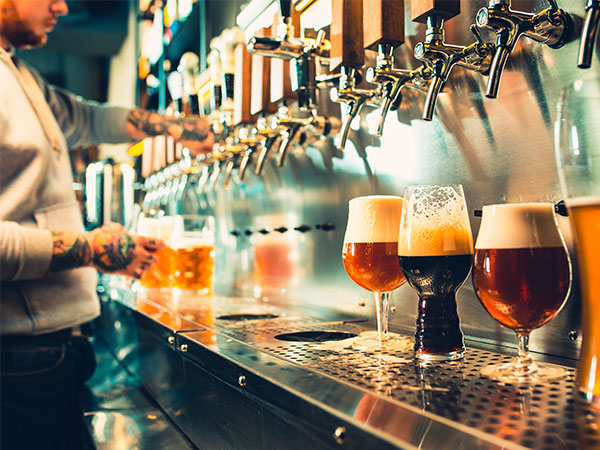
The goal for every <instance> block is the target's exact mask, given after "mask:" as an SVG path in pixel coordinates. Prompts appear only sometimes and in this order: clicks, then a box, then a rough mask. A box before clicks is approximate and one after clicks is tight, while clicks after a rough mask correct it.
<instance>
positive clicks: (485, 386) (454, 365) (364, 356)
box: [258, 323, 600, 450]
mask: <svg viewBox="0 0 600 450" xmlns="http://www.w3.org/2000/svg"><path fill="white" fill-rule="evenodd" d="M361 330H362V331H364V328H361V326H360V325H358V324H348V323H340V324H337V325H336V324H328V326H327V327H326V329H324V328H323V326H321V327H319V325H318V324H314V325H306V326H300V327H297V328H294V329H293V330H290V329H289V328H287V329H285V330H283V329H277V328H273V329H269V330H265V329H263V330H262V333H265V332H267V331H268V334H269V335H270V336H271V339H270V341H269V339H263V342H265V343H264V344H259V345H258V346H260V349H261V350H262V351H264V352H267V353H269V354H272V355H273V356H276V357H278V358H281V359H283V360H286V361H288V362H291V363H294V364H297V365H300V366H302V367H303V368H305V369H309V370H311V371H314V372H318V373H320V374H323V375H326V376H329V377H331V378H333V379H336V380H341V381H344V382H345V383H349V384H350V385H353V386H355V387H357V388H360V389H362V390H366V391H369V392H371V393H375V394H377V395H379V396H382V397H385V398H387V399H390V400H392V401H398V402H402V403H404V404H409V405H412V406H414V407H417V408H419V409H422V410H425V411H428V412H430V413H434V414H437V415H439V416H442V417H444V418H447V419H450V420H452V421H454V422H457V423H460V424H463V425H466V426H468V427H472V428H475V429H477V430H480V431H483V432H484V433H489V434H492V435H495V436H497V437H500V438H502V439H505V440H508V441H510V442H512V443H513V444H517V445H521V446H524V447H528V448H534V449H542V450H550V449H552V450H554V449H579V448H582V449H588V448H594V449H597V448H600V430H599V427H600V425H599V421H600V417H599V416H598V415H592V414H589V413H588V414H587V415H586V413H585V412H584V411H581V410H580V407H579V405H578V404H576V402H575V400H574V397H573V387H574V370H573V369H571V368H568V372H567V375H566V376H565V378H564V379H560V380H558V381H553V382H548V383H545V384H543V385H542V384H536V385H531V386H513V385H502V384H500V383H497V382H495V381H492V380H489V379H487V378H484V377H482V376H481V375H480V373H479V372H480V370H481V368H482V367H484V366H486V365H488V364H495V363H498V362H507V361H509V360H510V358H511V357H510V356H507V355H503V354H499V353H494V352H490V351H486V350H479V349H475V348H468V349H467V352H466V356H465V358H463V359H462V360H459V361H455V362H448V363H440V364H430V365H427V366H420V365H419V364H417V363H416V362H415V360H414V358H413V352H412V349H411V348H410V346H405V347H404V348H400V346H397V348H394V349H393V350H383V351H381V350H378V351H375V350H370V351H368V350H364V349H363V350H361V349H357V348H353V347H352V346H351V343H352V342H353V340H352V339H347V340H346V341H344V340H341V341H330V340H327V339H324V340H322V341H320V340H319V339H315V340H314V341H311V342H306V341H299V340H298V339H294V338H291V339H285V340H282V335H283V336H288V337H289V336H296V337H298V336H303V335H304V336H313V337H314V336H320V335H322V336H326V335H327V334H326V333H328V334H329V335H335V334H337V335H338V336H339V337H340V338H342V339H343V336H346V337H351V336H352V335H357V334H359V333H360V332H361ZM324 331H326V333H324ZM263 338H266V336H263ZM406 338H407V341H408V339H411V338H410V337H409V336H406ZM315 341H317V342H315ZM345 342H348V343H349V345H350V347H349V348H347V347H345V346H344V344H345Z"/></svg>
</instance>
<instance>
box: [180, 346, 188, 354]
mask: <svg viewBox="0 0 600 450" xmlns="http://www.w3.org/2000/svg"><path fill="white" fill-rule="evenodd" d="M179 350H181V351H182V352H184V353H185V352H187V350H188V346H187V344H181V346H180V347H179Z"/></svg>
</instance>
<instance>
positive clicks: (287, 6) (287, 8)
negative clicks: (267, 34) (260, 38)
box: [279, 0, 292, 22]
mask: <svg viewBox="0 0 600 450" xmlns="http://www.w3.org/2000/svg"><path fill="white" fill-rule="evenodd" d="M279 12H280V13H281V17H282V18H283V21H284V22H286V21H287V19H288V18H289V17H292V0H279Z"/></svg>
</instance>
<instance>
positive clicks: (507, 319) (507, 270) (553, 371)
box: [473, 203, 571, 384]
mask: <svg viewBox="0 0 600 450" xmlns="http://www.w3.org/2000/svg"><path fill="white" fill-rule="evenodd" d="M473 286H474V288H475V294H476V295H477V297H478V298H479V300H480V301H481V304H482V305H483V307H484V308H485V309H486V310H487V312H488V313H489V314H490V315H491V316H492V317H493V318H494V319H496V320H497V321H498V322H500V323H501V324H502V325H504V326H505V327H508V328H511V329H512V330H514V332H515V333H516V334H517V338H518V345H519V346H518V354H517V356H516V357H515V358H514V359H513V360H512V361H510V362H509V363H507V364H495V365H491V366H487V367H484V368H483V369H482V371H481V373H482V374H483V375H484V376H487V377H489V378H492V379H495V380H498V381H501V382H504V383H512V384H519V383H528V382H529V383H537V382H543V381H548V380H552V379H556V378H560V377H562V376H564V375H565V373H566V371H565V370H564V369H563V368H561V367H558V366H553V365H548V364H541V363H537V362H534V361H533V360H532V358H531V355H530V354H529V350H528V343H529V335H530V333H531V331H532V330H534V329H536V328H539V327H541V326H542V325H544V324H545V323H547V322H549V321H550V320H552V319H553V318H554V317H555V316H556V314H558V312H559V311H560V309H561V308H562V307H563V305H564V303H565V301H566V299H567V297H568V296H569V290H570V288H571V263H570V260H569V255H568V253H567V249H566V246H565V242H564V240H563V237H562V235H561V233H560V230H559V229H558V226H557V223H556V218H555V216H554V205H553V204H552V203H514V204H505V205H489V206H484V207H483V215H482V220H481V227H480V229H479V235H478V236H477V242H476V243H475V261H474V264H473Z"/></svg>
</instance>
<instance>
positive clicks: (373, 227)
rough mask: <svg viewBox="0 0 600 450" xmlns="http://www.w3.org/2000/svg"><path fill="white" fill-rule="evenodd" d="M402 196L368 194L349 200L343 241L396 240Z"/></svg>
mask: <svg viewBox="0 0 600 450" xmlns="http://www.w3.org/2000/svg"><path fill="white" fill-rule="evenodd" d="M401 215H402V197H398V196H395V195H369V196H365V197H356V198H353V199H352V200H350V203H349V210H348V225H347V226H346V234H345V236H344V242H345V243H360V242H397V241H398V230H399V229H400V216H401Z"/></svg>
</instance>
